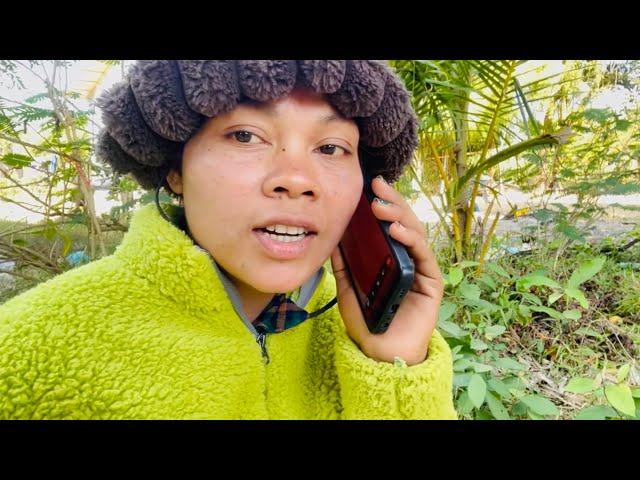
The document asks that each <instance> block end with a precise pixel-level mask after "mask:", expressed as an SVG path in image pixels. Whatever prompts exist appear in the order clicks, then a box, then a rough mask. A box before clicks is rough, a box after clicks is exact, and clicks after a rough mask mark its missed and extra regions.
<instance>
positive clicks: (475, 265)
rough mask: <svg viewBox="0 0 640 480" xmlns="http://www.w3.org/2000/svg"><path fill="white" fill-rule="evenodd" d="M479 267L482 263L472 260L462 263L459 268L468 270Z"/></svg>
mask: <svg viewBox="0 0 640 480" xmlns="http://www.w3.org/2000/svg"><path fill="white" fill-rule="evenodd" d="M478 265H480V262H474V261H472V260H463V261H462V262H460V264H459V265H458V266H459V267H460V268H468V267H477V266H478Z"/></svg>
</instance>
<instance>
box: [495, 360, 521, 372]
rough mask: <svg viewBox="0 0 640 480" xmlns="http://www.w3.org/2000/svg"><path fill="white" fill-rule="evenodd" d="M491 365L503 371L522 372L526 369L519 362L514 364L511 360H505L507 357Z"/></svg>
mask: <svg viewBox="0 0 640 480" xmlns="http://www.w3.org/2000/svg"><path fill="white" fill-rule="evenodd" d="M493 364H494V365H495V366H496V367H498V368H500V369H502V370H505V371H522V370H525V369H526V368H527V367H525V366H524V365H522V364H521V363H520V362H516V361H515V360H513V359H512V358H507V357H503V358H497V359H496V360H495V361H494V362H493Z"/></svg>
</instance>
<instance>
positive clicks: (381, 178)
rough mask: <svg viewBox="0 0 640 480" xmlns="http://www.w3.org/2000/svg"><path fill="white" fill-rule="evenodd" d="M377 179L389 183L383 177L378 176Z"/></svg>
mask: <svg viewBox="0 0 640 480" xmlns="http://www.w3.org/2000/svg"><path fill="white" fill-rule="evenodd" d="M376 178H379V179H380V180H382V181H383V182H384V183H387V181H386V180H385V179H384V177H383V176H382V175H377V176H376Z"/></svg>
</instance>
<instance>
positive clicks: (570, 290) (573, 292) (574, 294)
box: [564, 287, 589, 308]
mask: <svg viewBox="0 0 640 480" xmlns="http://www.w3.org/2000/svg"><path fill="white" fill-rule="evenodd" d="M564 293H566V295H567V297H569V298H573V299H574V300H577V301H578V303H579V304H580V306H581V307H582V308H589V300H587V297H585V296H584V293H582V291H581V290H578V289H577V288H576V287H567V288H565V289H564Z"/></svg>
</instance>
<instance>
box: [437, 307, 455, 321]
mask: <svg viewBox="0 0 640 480" xmlns="http://www.w3.org/2000/svg"><path fill="white" fill-rule="evenodd" d="M454 313H456V304H455V303H451V302H442V304H441V305H440V311H439V312H438V321H440V322H442V321H443V320H449V318H451V317H452V316H453V314H454Z"/></svg>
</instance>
